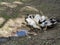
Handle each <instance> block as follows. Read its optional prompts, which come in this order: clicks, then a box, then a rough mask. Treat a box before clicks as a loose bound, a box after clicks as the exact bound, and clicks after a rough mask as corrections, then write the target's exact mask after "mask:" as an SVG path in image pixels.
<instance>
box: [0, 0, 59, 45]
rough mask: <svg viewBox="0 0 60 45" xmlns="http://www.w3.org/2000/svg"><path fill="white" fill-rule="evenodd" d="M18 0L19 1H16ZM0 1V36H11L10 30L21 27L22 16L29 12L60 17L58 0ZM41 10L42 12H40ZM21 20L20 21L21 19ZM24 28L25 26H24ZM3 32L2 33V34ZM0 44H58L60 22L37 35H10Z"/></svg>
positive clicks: (13, 30)
mask: <svg viewBox="0 0 60 45" xmlns="http://www.w3.org/2000/svg"><path fill="white" fill-rule="evenodd" d="M3 1H4V0H3ZM18 1H19V2H18ZM18 1H14V0H12V1H10V0H8V1H7V0H6V1H5V2H2V0H1V2H0V37H1V36H4V37H5V36H7V37H8V36H11V32H15V31H16V30H18V29H20V28H22V27H21V23H22V22H24V18H23V17H24V16H25V15H26V14H27V13H29V14H31V13H33V14H35V13H39V14H42V12H43V14H44V15H46V16H48V17H52V16H53V17H56V18H57V19H60V0H25V1H24V0H18ZM40 11H42V12H40ZM21 20H22V21H21ZM24 28H26V27H24ZM3 33H4V34H3ZM0 45H60V22H59V23H58V24H57V25H56V26H55V27H54V28H52V29H48V30H47V32H42V33H38V35H37V36H31V38H27V37H11V38H7V40H5V41H4V42H1V41H0Z"/></svg>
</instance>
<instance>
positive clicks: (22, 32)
mask: <svg viewBox="0 0 60 45" xmlns="http://www.w3.org/2000/svg"><path fill="white" fill-rule="evenodd" d="M16 34H17V36H26V35H27V31H25V30H24V31H23V30H21V31H18V32H17V33H16Z"/></svg>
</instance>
